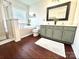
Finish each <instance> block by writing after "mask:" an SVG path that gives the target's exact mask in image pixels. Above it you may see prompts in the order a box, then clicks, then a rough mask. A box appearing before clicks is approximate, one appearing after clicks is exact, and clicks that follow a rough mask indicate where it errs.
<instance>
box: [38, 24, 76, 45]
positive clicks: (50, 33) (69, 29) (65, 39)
mask: <svg viewBox="0 0 79 59" xmlns="http://www.w3.org/2000/svg"><path fill="white" fill-rule="evenodd" d="M76 28H77V27H76V26H54V25H41V26H40V31H39V33H40V35H41V36H43V37H45V38H49V39H51V40H55V41H59V42H62V43H66V44H72V43H73V41H74V37H75V31H76Z"/></svg>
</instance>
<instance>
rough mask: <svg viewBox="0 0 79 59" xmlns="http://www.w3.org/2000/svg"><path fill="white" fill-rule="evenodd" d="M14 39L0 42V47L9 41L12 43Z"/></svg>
mask: <svg viewBox="0 0 79 59" xmlns="http://www.w3.org/2000/svg"><path fill="white" fill-rule="evenodd" d="M13 40H14V39H5V40H3V41H1V42H0V45H3V44H6V43H9V42H11V41H13Z"/></svg>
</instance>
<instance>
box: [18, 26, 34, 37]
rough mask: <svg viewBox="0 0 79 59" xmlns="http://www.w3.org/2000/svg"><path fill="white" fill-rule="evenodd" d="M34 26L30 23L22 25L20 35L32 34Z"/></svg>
mask: <svg viewBox="0 0 79 59" xmlns="http://www.w3.org/2000/svg"><path fill="white" fill-rule="evenodd" d="M33 28H34V27H33V26H28V25H24V26H22V25H20V27H19V29H20V37H21V38H24V37H26V36H29V35H31V34H32V30H33Z"/></svg>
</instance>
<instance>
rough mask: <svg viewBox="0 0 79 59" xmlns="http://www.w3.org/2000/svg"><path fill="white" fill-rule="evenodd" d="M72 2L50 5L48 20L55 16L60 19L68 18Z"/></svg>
mask: <svg viewBox="0 0 79 59" xmlns="http://www.w3.org/2000/svg"><path fill="white" fill-rule="evenodd" d="M69 6H70V2H67V3H64V4H60V5H56V6H52V7H48V8H47V20H48V21H49V20H53V19H54V18H56V19H58V20H68V16H69V9H70V7H69Z"/></svg>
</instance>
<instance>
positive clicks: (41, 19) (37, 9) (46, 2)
mask: <svg viewBox="0 0 79 59" xmlns="http://www.w3.org/2000/svg"><path fill="white" fill-rule="evenodd" d="M67 1H69V0H63V1H61V0H60V2H52V0H42V1H40V2H38V3H36V4H33V5H31V6H30V12H34V13H35V14H36V18H31V19H32V23H33V24H35V23H36V24H48V23H49V24H53V21H46V22H45V20H46V13H47V11H46V8H47V7H48V6H52V5H54V4H59V3H63V2H67ZM76 2H77V0H71V8H70V14H69V19H68V21H58V22H57V24H58V25H62V23H64V24H66V25H72V24H73V22H74V14H75V9H76Z"/></svg>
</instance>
